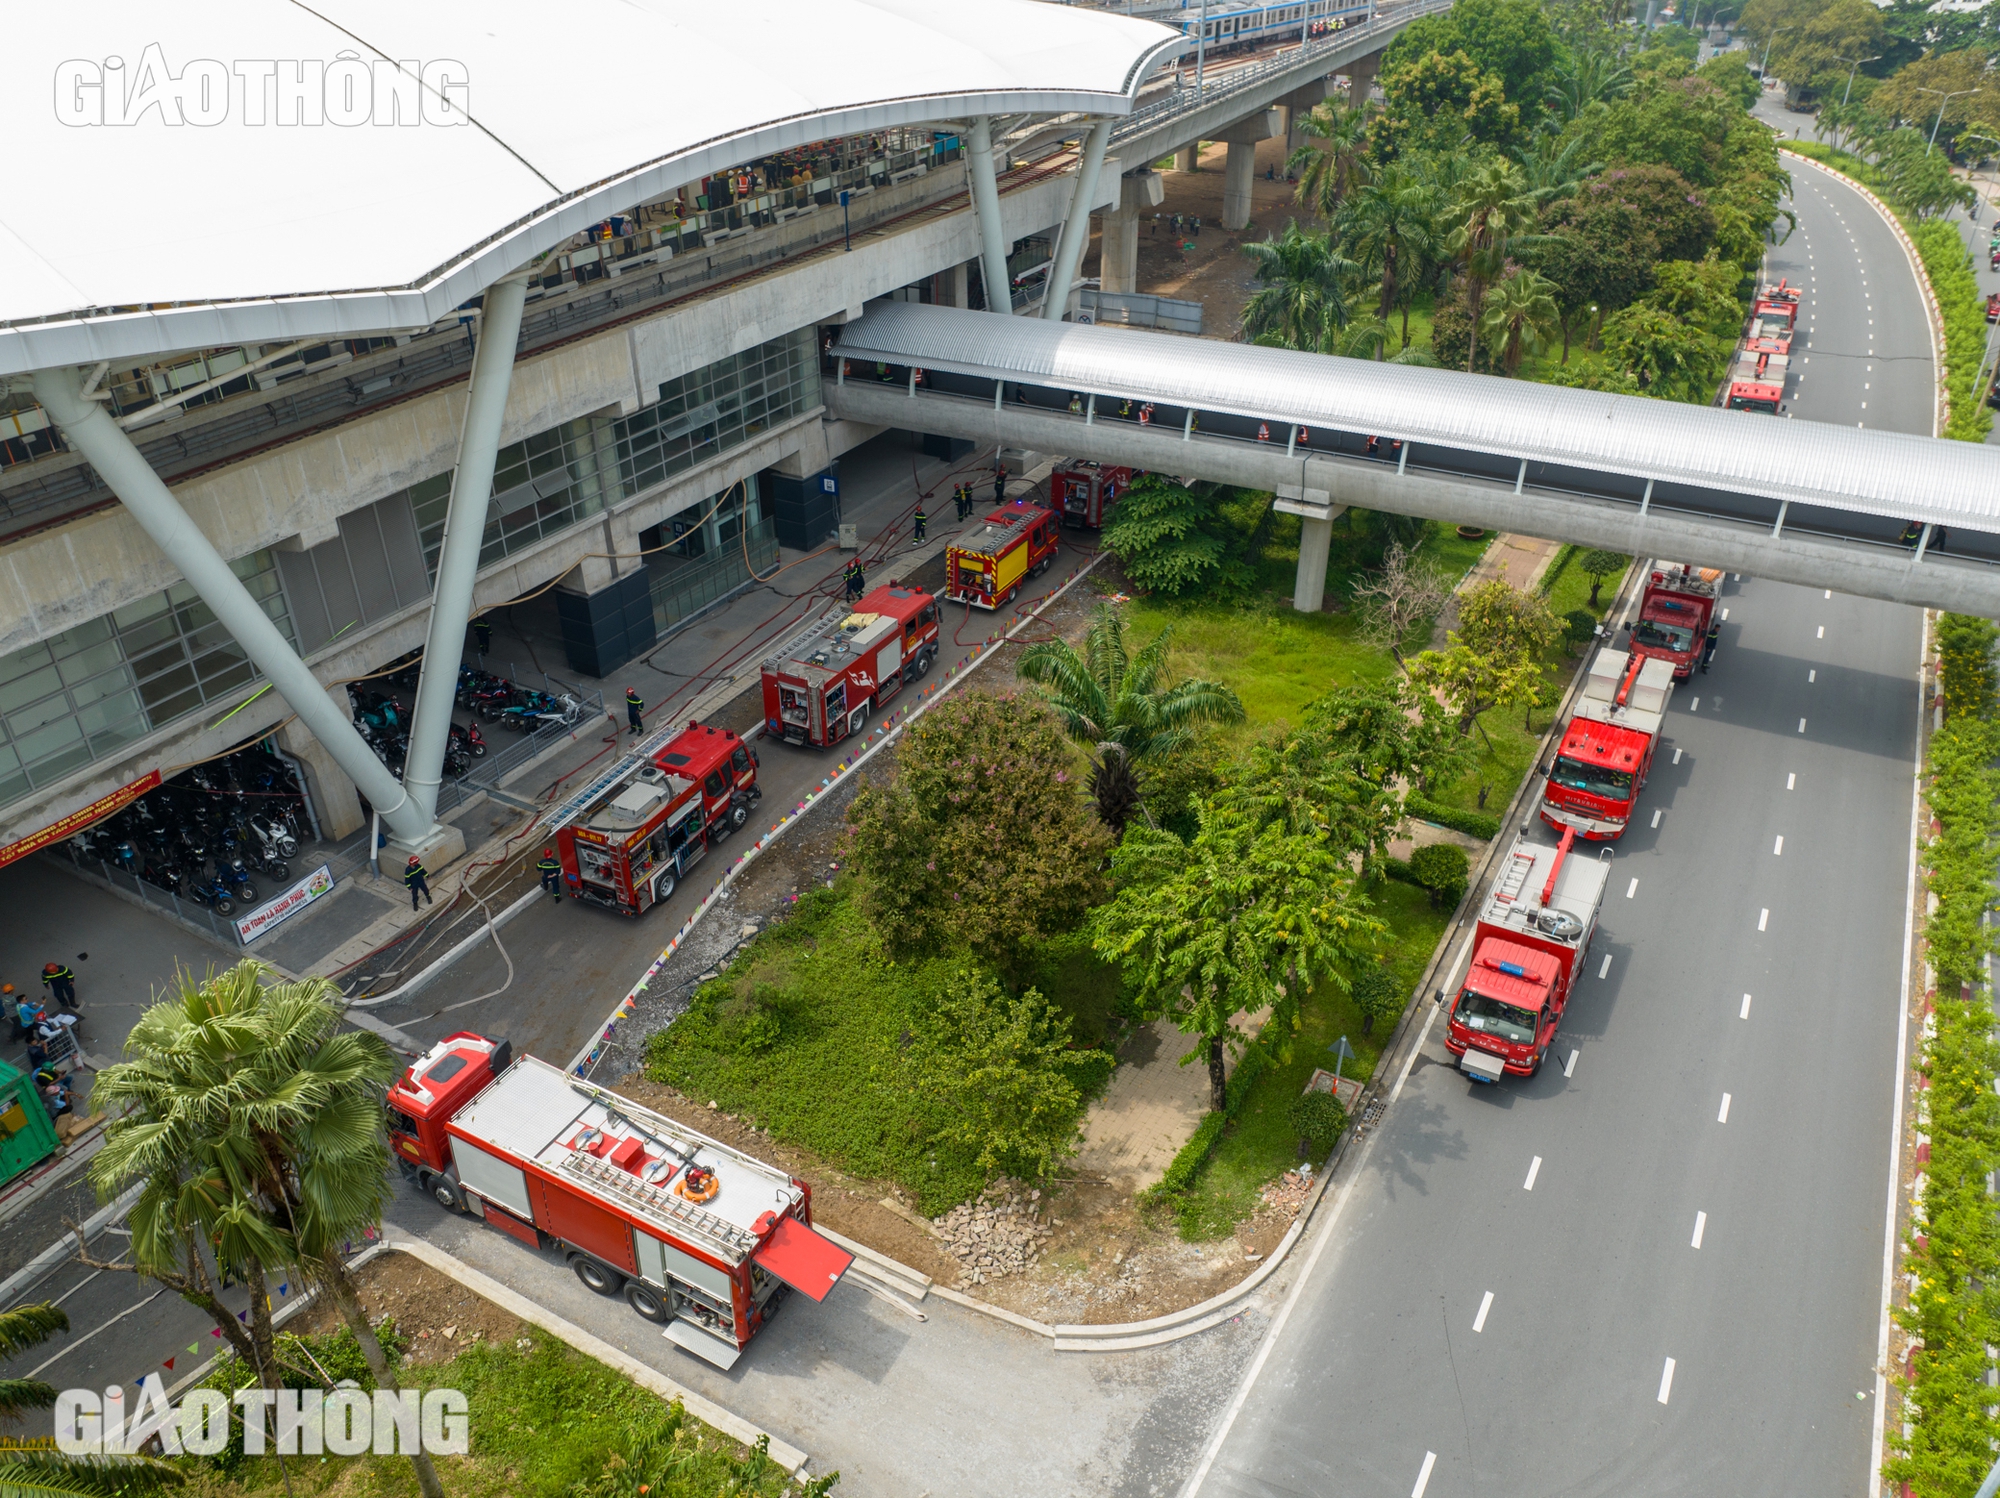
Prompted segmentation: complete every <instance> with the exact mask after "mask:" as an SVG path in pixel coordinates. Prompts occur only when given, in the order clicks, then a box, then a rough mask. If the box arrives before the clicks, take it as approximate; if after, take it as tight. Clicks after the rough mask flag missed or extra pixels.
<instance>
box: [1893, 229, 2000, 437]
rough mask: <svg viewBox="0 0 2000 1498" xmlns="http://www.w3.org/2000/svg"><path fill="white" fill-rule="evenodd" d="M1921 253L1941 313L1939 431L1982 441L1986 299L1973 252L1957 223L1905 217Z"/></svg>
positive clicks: (1985, 428)
mask: <svg viewBox="0 0 2000 1498" xmlns="http://www.w3.org/2000/svg"><path fill="white" fill-rule="evenodd" d="M1904 225H1905V227H1907V228H1908V230H1909V232H1910V238H1911V240H1912V241H1914V242H1915V244H1916V247H1917V253H1918V254H1920V255H1922V256H1923V259H1924V269H1925V271H1927V272H1928V273H1929V275H1930V278H1931V289H1932V290H1933V291H1935V292H1936V293H1937V301H1938V310H1939V311H1940V312H1942V313H1943V314H1944V382H1945V392H1946V394H1947V395H1948V397H1949V398H1950V401H1951V416H1950V418H1949V420H1948V421H1947V422H1946V424H1945V431H1944V434H1945V436H1947V437H1951V438H1955V439H1957V440H1958V441H1960V442H1984V441H1985V440H1986V434H1987V433H1988V432H1990V431H1991V430H1992V429H1993V413H1992V412H1991V411H1989V410H1988V409H1987V408H1986V401H1985V399H1984V396H1985V394H1986V392H1985V391H1983V390H1981V389H1980V388H1979V371H1980V368H1981V366H1982V365H1983V364H1984V363H1985V359H1986V298H1985V297H1984V296H1983V295H1981V294H1980V290H1979V282H1978V281H1976V280H1975V279H1974V278H1973V274H1972V255H1971V252H1970V251H1968V250H1967V249H1966V247H1965V241H1964V240H1963V239H1961V238H1960V237H1959V233H1958V225H1957V224H1951V223H1945V222H1944V221H1942V220H1940V219H1934V218H1928V219H1923V220H1919V221H1912V220H1909V219H1905V220H1904Z"/></svg>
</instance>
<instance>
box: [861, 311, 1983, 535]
mask: <svg viewBox="0 0 2000 1498" xmlns="http://www.w3.org/2000/svg"><path fill="white" fill-rule="evenodd" d="M840 342H841V349H842V351H843V352H845V353H848V354H850V355H852V356H855V357H860V358H868V359H882V360H886V361H889V362H891V363H896V364H915V365H918V366H920V367H922V368H924V369H935V370H940V371H950V372H954V373H959V374H969V375H984V376H988V377H1004V378H1007V379H1010V380H1020V381H1024V382H1026V383H1029V384H1033V385H1047V386H1053V387H1055V388H1057V389H1062V390H1076V391H1088V392H1095V393H1096V394H1098V395H1108V396H1112V397H1116V398H1120V399H1122V398H1125V397H1130V398H1132V399H1134V400H1138V399H1146V400H1152V401H1157V402H1159V403H1161V404H1163V405H1170V406H1193V407H1194V408H1196V409H1197V410H1203V411H1226V412H1230V413H1232V414H1236V415H1241V416H1250V417H1256V418H1258V419H1261V420H1276V421H1296V422H1303V423H1305V424H1306V425H1308V426H1327V427H1338V428H1341V429H1343V430H1346V431H1350V432H1360V433H1364V434H1373V435H1376V436H1381V437H1399V438H1402V439H1404V440H1406V441H1410V442H1415V443H1418V444H1420V446H1421V444H1427V443H1436V444H1440V445H1442V446H1445V447H1454V448H1464V449H1470V450H1472V451H1475V452H1481V453H1495V454H1500V455H1503V456H1505V457H1509V458H1515V459H1520V458H1526V459H1528V460H1529V461H1530V462H1536V463H1557V464H1563V465H1567V466H1570V467H1575V468H1581V469H1587V470H1594V471H1599V472H1604V473H1612V474H1623V475H1626V476H1628V477H1631V478H1636V479H1640V480H1645V479H1655V480H1658V481H1660V482H1662V483H1680V484H1693V485H1698V486H1700V487H1702V488H1708V489H1718V490H1723V491H1727V492H1731V493H1741V494H1755V495H1763V496H1766V497H1768V498H1771V499H1778V500H1794V501H1797V502H1798V503H1800V504H1816V505H1825V506H1827V507H1829V508H1831V509H1837V510H1852V511H1859V512H1862V513H1866V514H1871V515H1889V516H1894V517H1897V518H1912V519H1917V520H1924V521H1935V522H1938V523H1940V524H1944V525H1958V526H1967V527H1970V528H1972V529H1974V530H1982V531H2000V448H1991V447H1986V446H1983V445H1981V444H1978V443H1972V442H1945V441H1940V440H1937V439H1934V438H1930V437H1912V436H1908V435H1906V434H1904V433H1900V432H1881V431H1870V430H1868V429H1866V428H1860V427H1845V426H1831V425H1827V424H1824V423H1819V422H1806V421H1787V420H1784V419H1774V418H1772V417H1768V416H1757V415H1753V414H1751V413H1748V412H1742V411H1726V410H1722V409H1720V408H1718V407H1713V406H1689V405H1683V404H1681V403H1679V402H1675V401H1654V400H1646V399H1644V398H1643V397H1639V396H1629V395H1605V394H1601V393H1599V392H1596V391H1589V390H1567V389H1563V388H1561V387H1559V386H1554V385H1538V384H1534V383H1531V382H1529V381H1527V380H1508V379H1502V378H1499V377H1498V376H1494V375H1477V374H1462V373H1459V372H1457V371H1455V370H1445V369H1420V368H1413V367H1409V366H1405V365H1400V364H1383V363H1377V362H1375V361H1373V360H1369V359H1345V358H1338V357H1335V356H1332V355H1326V354H1304V353H1297V352H1294V351H1293V350H1290V349H1274V348H1261V347H1258V346H1257V345H1255V344H1245V343H1220V342H1216V341H1213V340H1210V339H1191V338H1176V337H1173V336H1171V335H1168V334H1163V333H1148V332H1143V331H1139V330H1135V329H1130V328H1114V327H1098V326H1093V325H1089V324H1077V323H1050V322H1044V321H1042V320H1041V319H1039V318H1023V317H1011V318H1002V317H995V316H992V315H990V314H988V313H984V312H966V311H961V310H958V309H956V308H950V307H926V306H920V305H918V304H915V303H909V302H885V303H880V304H876V305H872V306H871V307H870V308H869V309H868V312H867V315H866V316H864V317H863V318H862V319H861V320H860V321H858V322H855V323H851V324H849V325H848V326H847V327H846V328H845V329H844V330H843V331H842V334H841V340H840ZM1420 460H1421V459H1420Z"/></svg>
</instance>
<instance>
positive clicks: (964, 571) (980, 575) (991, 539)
mask: <svg viewBox="0 0 2000 1498" xmlns="http://www.w3.org/2000/svg"><path fill="white" fill-rule="evenodd" d="M1061 544H1062V540H1061V530H1060V527H1059V525H1058V522H1057V520H1056V517H1055V515H1054V514H1052V513H1051V512H1049V511H1048V510H1044V509H1042V508H1040V507H1039V506H1037V505H1031V504H1028V503H1026V502H1024V501H1022V500H1018V499H1017V500H1015V501H1014V502H1013V503H1012V504H1009V505H1007V506H1005V507H1004V508H1002V509H998V510H995V511H994V512H993V513H992V514H991V515H988V516H987V517H986V519H985V521H984V522H982V523H981V524H980V525H979V526H978V527H977V528H976V529H972V530H968V531H966V532H965V533H964V534H962V535H961V536H960V537H959V539H958V542H957V544H956V545H953V546H950V547H947V548H946V549H945V554H944V556H945V563H944V565H945V584H944V591H945V597H947V598H949V599H950V600H951V601H952V602H953V603H969V604H971V605H972V606H973V607H974V608H978V609H997V608H999V607H1000V606H1001V605H1003V604H1006V603H1010V602H1012V601H1013V599H1014V597H1015V595H1017V594H1018V593H1019V592H1020V591H1021V584H1022V583H1023V582H1024V581H1025V580H1026V579H1028V578H1031V577H1040V576H1041V575H1042V574H1043V573H1044V572H1046V571H1048V569H1049V563H1050V562H1052V561H1054V560H1055V555H1056V548H1057V547H1058V546H1060V545H1061Z"/></svg>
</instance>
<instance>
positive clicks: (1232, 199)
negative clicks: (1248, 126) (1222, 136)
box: [1222, 140, 1257, 229]
mask: <svg viewBox="0 0 2000 1498" xmlns="http://www.w3.org/2000/svg"><path fill="white" fill-rule="evenodd" d="M1256 175H1257V147H1256V145H1255V144H1254V143H1252V142H1250V141H1247V140H1232V141H1231V142H1230V143H1229V164H1228V165H1227V166H1225V167H1224V168H1223V175H1222V227H1223V228H1225V229H1240V228H1242V227H1243V226H1244V225H1245V224H1247V223H1249V222H1250V184H1251V182H1252V181H1253V180H1255V178H1256Z"/></svg>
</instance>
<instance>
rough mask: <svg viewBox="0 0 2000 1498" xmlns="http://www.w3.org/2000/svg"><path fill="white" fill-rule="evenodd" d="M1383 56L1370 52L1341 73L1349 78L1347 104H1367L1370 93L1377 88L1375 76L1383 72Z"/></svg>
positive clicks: (1356, 59)
mask: <svg viewBox="0 0 2000 1498" xmlns="http://www.w3.org/2000/svg"><path fill="white" fill-rule="evenodd" d="M1381 67H1382V54H1381V53H1380V52H1370V53H1369V54H1368V55H1367V56H1366V57H1357V58H1355V59H1354V61H1353V62H1350V63H1349V64H1348V65H1347V66H1346V67H1344V68H1342V69H1341V72H1342V73H1344V74H1346V76H1347V102H1348V103H1349V104H1350V105H1355V104H1363V103H1366V102H1367V99H1368V91H1369V90H1370V89H1372V88H1374V87H1375V75H1376V73H1377V72H1379V71H1380V70H1381Z"/></svg>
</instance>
